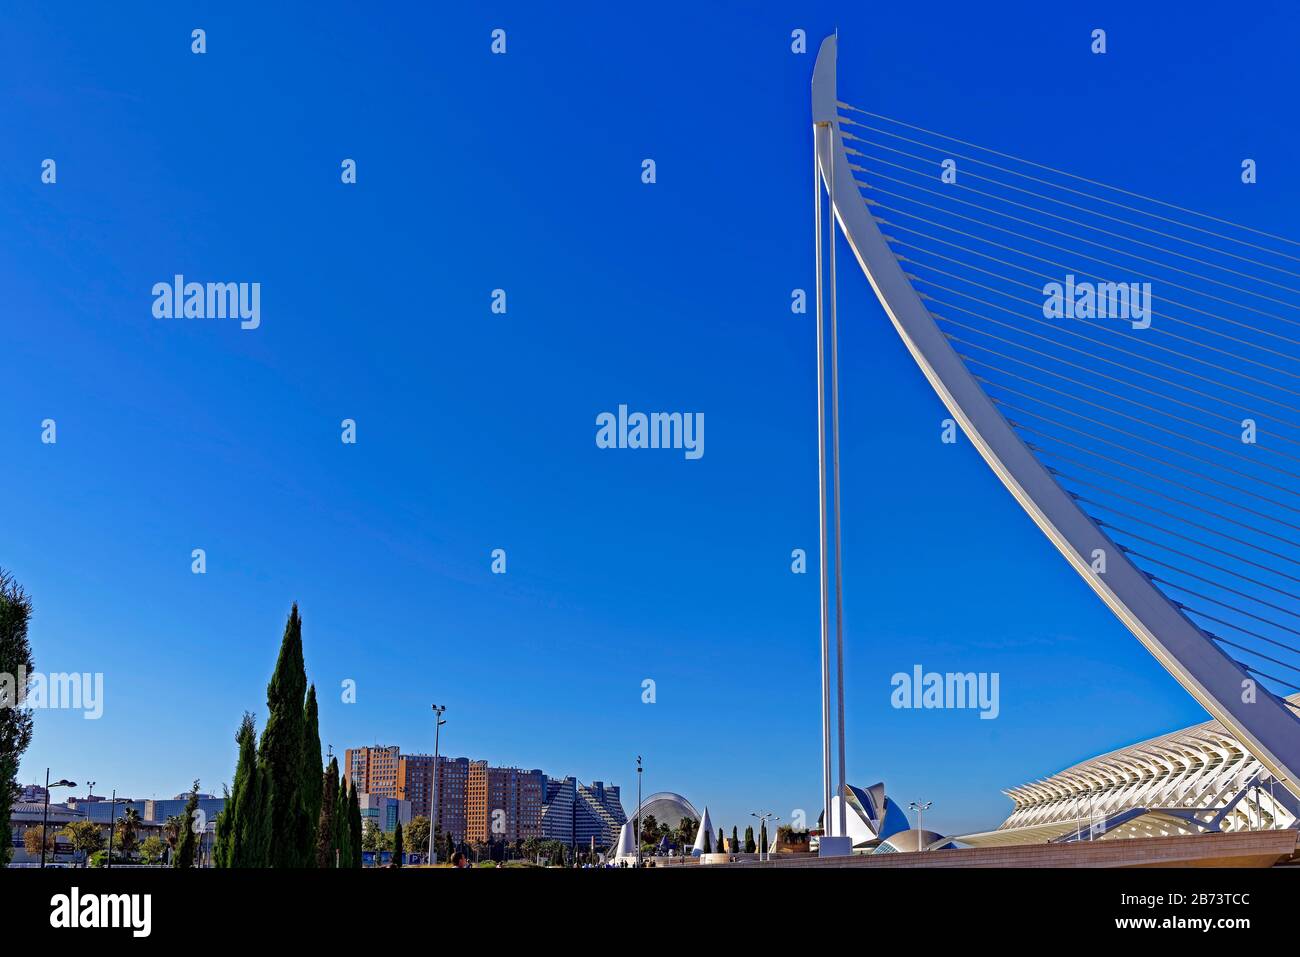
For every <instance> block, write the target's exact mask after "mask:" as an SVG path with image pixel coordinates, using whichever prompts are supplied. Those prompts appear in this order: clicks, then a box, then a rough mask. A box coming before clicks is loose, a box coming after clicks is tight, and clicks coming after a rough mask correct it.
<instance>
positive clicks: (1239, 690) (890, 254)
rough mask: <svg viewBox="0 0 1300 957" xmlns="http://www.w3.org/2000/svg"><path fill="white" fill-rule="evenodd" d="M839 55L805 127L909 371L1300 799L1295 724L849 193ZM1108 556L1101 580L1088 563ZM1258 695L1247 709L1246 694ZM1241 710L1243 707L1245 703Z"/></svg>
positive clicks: (1299, 727)
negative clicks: (991, 383)
mask: <svg viewBox="0 0 1300 957" xmlns="http://www.w3.org/2000/svg"><path fill="white" fill-rule="evenodd" d="M836 47H837V43H836V38H835V37H834V36H831V37H827V38H826V39H825V40H824V41H822V45H821V49H820V51H819V52H818V55H817V62H816V65H815V67H814V70H813V79H812V121H813V124H814V126H816V125H817V124H827V125H828V126H829V129H830V135H829V136H822V137H820V138H818V139H817V141H816V142H817V152H818V168H819V170H820V174H821V177H822V179H823V181H824V182H825V183H826V185H827V188H828V190H829V188H830V185H831V183H832V182H838V183H839V184H840V188H839V189H838V190H837V191H836V193H835V195H834V200H833V207H834V211H833V214H832V215H833V216H834V220H835V221H836V222H838V223H839V226H840V229H841V231H842V232H843V234H844V238H845V240H846V241H847V242H848V244H849V247H850V248H851V249H852V250H853V254H854V256H855V258H856V259H857V261H858V264H859V265H860V266H861V267H862V271H863V273H864V274H865V275H866V277H867V280H868V282H870V284H871V287H872V289H873V290H874V291H875V293H876V297H877V298H878V299H879V301H880V304H881V306H882V307H883V308H884V310H885V313H886V314H887V315H888V316H889V319H890V322H891V323H892V324H893V326H894V328H895V329H896V330H897V332H898V334H899V336H900V337H901V338H902V340H903V343H904V345H905V346H906V347H907V349H908V351H909V352H910V353H911V355H912V358H913V359H915V360H916V364H917V365H918V366H919V367H920V369H921V371H922V372H923V373H924V374H925V377H926V379H927V380H928V381H929V382H930V385H931V386H932V387H933V388H934V390H935V392H936V393H937V394H938V395H939V398H940V399H941V400H942V402H943V403H944V405H945V406H946V407H947V409H948V411H949V413H950V414H951V415H952V417H953V418H954V419H955V420H956V421H957V422H959V423H960V424H961V427H962V429H963V431H964V432H965V434H966V435H967V437H968V438H969V439H970V441H971V443H972V444H973V445H974V446H975V448H976V449H977V450H978V451H979V453H980V455H981V456H982V457H983V458H984V461H985V462H987V463H988V465H989V467H990V468H991V469H992V470H993V472H994V473H995V474H996V475H997V476H998V478H999V479H1000V480H1001V481H1002V483H1003V484H1004V485H1005V486H1006V487H1007V489H1008V490H1009V491H1010V492H1011V494H1012V495H1013V496H1014V497H1015V499H1016V501H1017V502H1019V503H1020V505H1021V507H1022V508H1024V510H1025V511H1026V512H1027V513H1028V514H1029V516H1030V518H1032V519H1033V520H1034V522H1035V524H1037V526H1038V527H1039V528H1040V529H1041V530H1042V532H1043V534H1044V535H1046V536H1047V538H1048V539H1049V540H1050V541H1051V542H1052V544H1053V545H1055V546H1056V548H1057V549H1058V550H1059V551H1060V552H1061V554H1062V555H1064V556H1065V558H1066V560H1067V561H1068V562H1069V563H1070V565H1071V566H1073V568H1074V570H1075V571H1076V572H1078V574H1079V575H1080V576H1082V578H1083V579H1084V581H1086V582H1087V583H1088V585H1089V586H1090V587H1091V588H1092V590H1093V591H1094V592H1096V593H1097V595H1098V596H1099V597H1100V598H1101V600H1102V601H1104V602H1105V603H1106V605H1107V606H1108V607H1109V608H1110V609H1111V611H1112V612H1114V614H1115V615H1116V616H1117V617H1118V618H1119V619H1120V621H1122V622H1123V623H1124V625H1125V626H1126V627H1127V628H1128V629H1129V631H1131V632H1132V633H1133V635H1134V636H1136V637H1137V639H1138V640H1139V641H1140V642H1142V644H1143V645H1144V646H1145V647H1146V648H1147V650H1148V651H1150V652H1151V654H1153V655H1154V656H1155V657H1156V659H1157V660H1158V661H1159V662H1160V663H1161V664H1162V665H1163V666H1164V667H1165V668H1166V669H1167V670H1168V671H1169V673H1170V674H1171V675H1173V676H1174V678H1175V679H1176V680H1177V681H1178V682H1179V684H1181V685H1182V686H1183V687H1184V688H1186V689H1187V691H1188V692H1189V693H1190V694H1191V695H1192V696H1193V697H1194V698H1195V699H1196V700H1197V701H1198V702H1199V703H1200V704H1201V705H1202V706H1203V707H1204V708H1205V709H1206V710H1207V711H1208V712H1209V713H1210V714H1211V715H1212V716H1213V717H1214V718H1215V719H1216V720H1218V721H1219V722H1221V723H1222V724H1223V725H1224V726H1225V727H1226V728H1228V729H1229V730H1230V731H1231V732H1232V733H1233V734H1234V735H1236V736H1237V738H1238V739H1239V740H1240V741H1241V743H1242V744H1243V745H1244V746H1246V747H1247V748H1248V749H1249V750H1250V752H1251V753H1252V754H1253V755H1254V756H1255V757H1256V758H1257V759H1258V760H1259V762H1260V763H1261V764H1262V765H1263V766H1264V767H1265V768H1266V769H1267V770H1268V771H1269V773H1271V774H1272V775H1273V776H1274V777H1275V778H1276V780H1277V783H1278V784H1279V785H1281V786H1283V787H1285V788H1287V789H1288V790H1289V791H1290V792H1291V793H1292V794H1294V795H1296V796H1297V797H1300V718H1297V716H1296V715H1295V714H1294V713H1293V712H1292V711H1291V710H1289V709H1288V708H1287V706H1286V704H1285V702H1284V701H1283V700H1282V699H1280V698H1278V697H1277V696H1275V695H1274V694H1272V692H1270V691H1269V690H1268V689H1266V688H1265V687H1263V686H1262V685H1259V684H1258V683H1257V682H1256V681H1255V679H1253V678H1252V677H1251V675H1250V674H1249V673H1248V672H1247V670H1246V669H1245V668H1243V667H1242V666H1241V665H1240V664H1239V663H1238V662H1237V661H1234V660H1233V659H1232V658H1231V657H1229V656H1228V655H1227V654H1226V653H1225V652H1224V651H1223V650H1222V649H1221V648H1220V647H1219V646H1218V645H1217V644H1216V643H1215V642H1214V641H1212V640H1210V638H1209V637H1207V635H1206V633H1205V632H1204V631H1202V629H1201V628H1200V627H1199V626H1198V625H1197V624H1196V623H1195V622H1193V621H1192V620H1191V619H1189V618H1188V617H1187V615H1186V614H1184V612H1183V611H1182V610H1181V609H1180V608H1179V607H1177V606H1176V605H1175V604H1174V603H1173V602H1172V601H1171V600H1170V599H1169V598H1168V597H1166V596H1165V594H1163V593H1162V592H1161V591H1160V590H1159V589H1157V588H1156V587H1155V585H1154V584H1153V583H1152V581H1151V580H1150V578H1149V577H1148V575H1147V574H1146V573H1144V572H1143V571H1142V570H1141V569H1139V568H1138V567H1137V566H1135V565H1134V564H1133V562H1132V561H1131V560H1130V558H1129V556H1128V555H1127V554H1126V552H1125V551H1124V549H1122V548H1120V547H1119V546H1118V545H1117V544H1116V543H1115V542H1114V541H1112V539H1111V538H1110V536H1109V535H1108V534H1107V533H1106V532H1105V531H1103V529H1102V528H1101V527H1100V526H1099V525H1098V523H1097V522H1096V521H1094V519H1093V518H1092V517H1090V516H1089V515H1088V514H1087V513H1085V512H1084V511H1083V510H1082V509H1081V508H1080V506H1079V504H1078V503H1077V502H1076V500H1075V498H1074V497H1072V496H1071V494H1070V493H1069V492H1068V491H1067V490H1066V489H1064V488H1063V487H1062V486H1061V485H1060V484H1058V482H1057V480H1056V478H1055V477H1054V476H1053V474H1052V473H1051V472H1050V471H1049V470H1048V468H1047V467H1045V466H1044V464H1043V463H1041V462H1040V461H1039V460H1038V458H1037V457H1036V456H1035V455H1034V453H1033V452H1032V451H1031V450H1030V448H1029V447H1028V446H1027V445H1026V444H1025V442H1024V441H1023V440H1022V439H1021V437H1020V435H1019V434H1017V432H1016V431H1015V429H1014V428H1013V426H1012V424H1011V423H1010V422H1009V421H1008V420H1007V419H1006V418H1005V417H1004V416H1003V414H1002V412H1001V410H1000V409H999V408H998V406H997V404H996V403H995V402H994V400H993V399H992V398H990V396H989V395H988V393H987V392H986V391H985V390H984V388H983V387H982V386H981V385H980V382H979V381H977V379H976V378H975V376H974V375H973V374H972V373H971V371H970V370H969V369H968V368H967V366H966V364H965V363H964V362H963V360H962V358H961V356H959V355H958V354H957V352H956V351H955V350H954V349H953V346H952V345H951V343H950V342H949V340H948V337H947V336H946V335H945V334H944V332H943V330H942V329H940V327H939V326H938V325H937V324H936V322H935V320H934V317H933V316H932V315H931V313H930V311H929V309H928V308H927V307H926V305H925V303H924V302H923V300H922V297H921V295H920V294H919V293H918V291H917V290H916V289H915V288H914V287H913V285H912V282H911V281H910V280H909V278H908V275H907V274H906V273H905V272H904V271H903V268H902V266H900V264H899V262H898V259H897V257H896V255H895V253H894V251H893V249H891V248H890V246H889V242H888V241H887V239H886V237H885V236H884V235H883V234H882V233H881V231H880V228H879V226H878V224H877V222H876V219H875V217H874V216H873V215H872V214H871V212H870V211H869V209H868V206H867V204H866V202H865V200H864V199H863V197H862V196H861V194H860V193H859V191H858V189H857V188H850V187H852V186H853V184H855V182H856V179H855V176H854V168H853V167H852V166H851V164H850V160H849V156H848V154H847V153H846V151H845V146H844V143H843V139H842V134H841V131H840V114H839V103H838V94H837V90H836V55H837V50H836ZM1098 550H1100V553H1101V554H1104V555H1105V559H1106V560H1105V564H1104V571H1096V570H1094V562H1093V557H1094V556H1095V555H1096V554H1098ZM1247 688H1253V689H1255V694H1254V697H1253V698H1252V697H1251V696H1250V695H1248V694H1246V693H1245V691H1246V689H1247ZM1243 698H1245V699H1246V700H1243Z"/></svg>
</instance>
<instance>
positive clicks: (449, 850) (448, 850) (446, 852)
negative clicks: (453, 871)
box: [442, 831, 456, 864]
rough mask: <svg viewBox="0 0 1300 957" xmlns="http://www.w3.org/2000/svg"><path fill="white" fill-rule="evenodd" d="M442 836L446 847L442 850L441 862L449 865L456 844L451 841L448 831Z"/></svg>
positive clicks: (454, 854)
mask: <svg viewBox="0 0 1300 957" xmlns="http://www.w3.org/2000/svg"><path fill="white" fill-rule="evenodd" d="M442 836H443V837H444V838H445V839H446V841H447V846H446V847H444V848H443V849H442V852H443V860H444V861H446V862H447V863H448V864H450V863H451V859H452V858H453V857H455V856H456V842H455V841H453V840H452V838H451V832H450V831H446V832H444V833H443V835H442Z"/></svg>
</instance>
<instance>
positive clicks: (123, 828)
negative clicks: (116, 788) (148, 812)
mask: <svg viewBox="0 0 1300 957" xmlns="http://www.w3.org/2000/svg"><path fill="white" fill-rule="evenodd" d="M114 830H115V831H116V835H115V839H116V841H117V849H118V850H120V851H121V852H122V853H123V854H124V855H126V856H127V857H130V856H131V852H132V851H134V850H135V841H136V837H137V836H138V835H139V833H140V812H139V811H137V810H136V809H135V808H133V807H128V808H127V809H126V810H125V811H123V812H122V816H121V817H120V818H118V819H117V824H116V825H115V827H114Z"/></svg>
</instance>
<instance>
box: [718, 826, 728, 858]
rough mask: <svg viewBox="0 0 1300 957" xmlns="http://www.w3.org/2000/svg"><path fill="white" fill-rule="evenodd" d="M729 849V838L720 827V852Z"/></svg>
mask: <svg viewBox="0 0 1300 957" xmlns="http://www.w3.org/2000/svg"><path fill="white" fill-rule="evenodd" d="M726 849H727V838H726V836H725V835H724V834H723V833H722V828H718V853H719V854H721V853H722V852H723V851H725V850H726Z"/></svg>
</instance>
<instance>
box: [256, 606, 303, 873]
mask: <svg viewBox="0 0 1300 957" xmlns="http://www.w3.org/2000/svg"><path fill="white" fill-rule="evenodd" d="M306 694H307V671H306V669H305V668H304V666H303V660H302V618H301V617H300V616H299V614H298V603H297V602H294V604H293V608H292V609H291V610H290V611H289V620H288V621H287V622H286V623H285V626H284V638H283V640H282V641H281V642H280V655H279V657H278V658H277V660H276V663H275V672H274V673H273V674H272V675H271V681H270V683H269V684H268V685H267V686H266V705H267V711H268V714H267V719H266V727H265V728H264V729H263V730H262V741H261V744H260V746H259V748H258V753H257V764H258V769H259V771H260V772H261V774H262V775H263V777H264V778H265V794H264V798H263V801H264V807H265V809H266V815H267V818H268V819H269V823H270V830H271V844H270V848H269V853H268V855H267V864H268V866H270V867H303V866H305V865H306V863H307V847H306V845H305V844H304V841H303V835H304V834H306V825H305V823H304V816H305V815H306V813H307V812H306V804H305V800H304V798H305V795H304V793H303V780H302V769H303V741H304V740H305V738H306V729H305V724H306V721H305V717H306V710H305V704H304V696H305V695H306Z"/></svg>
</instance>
